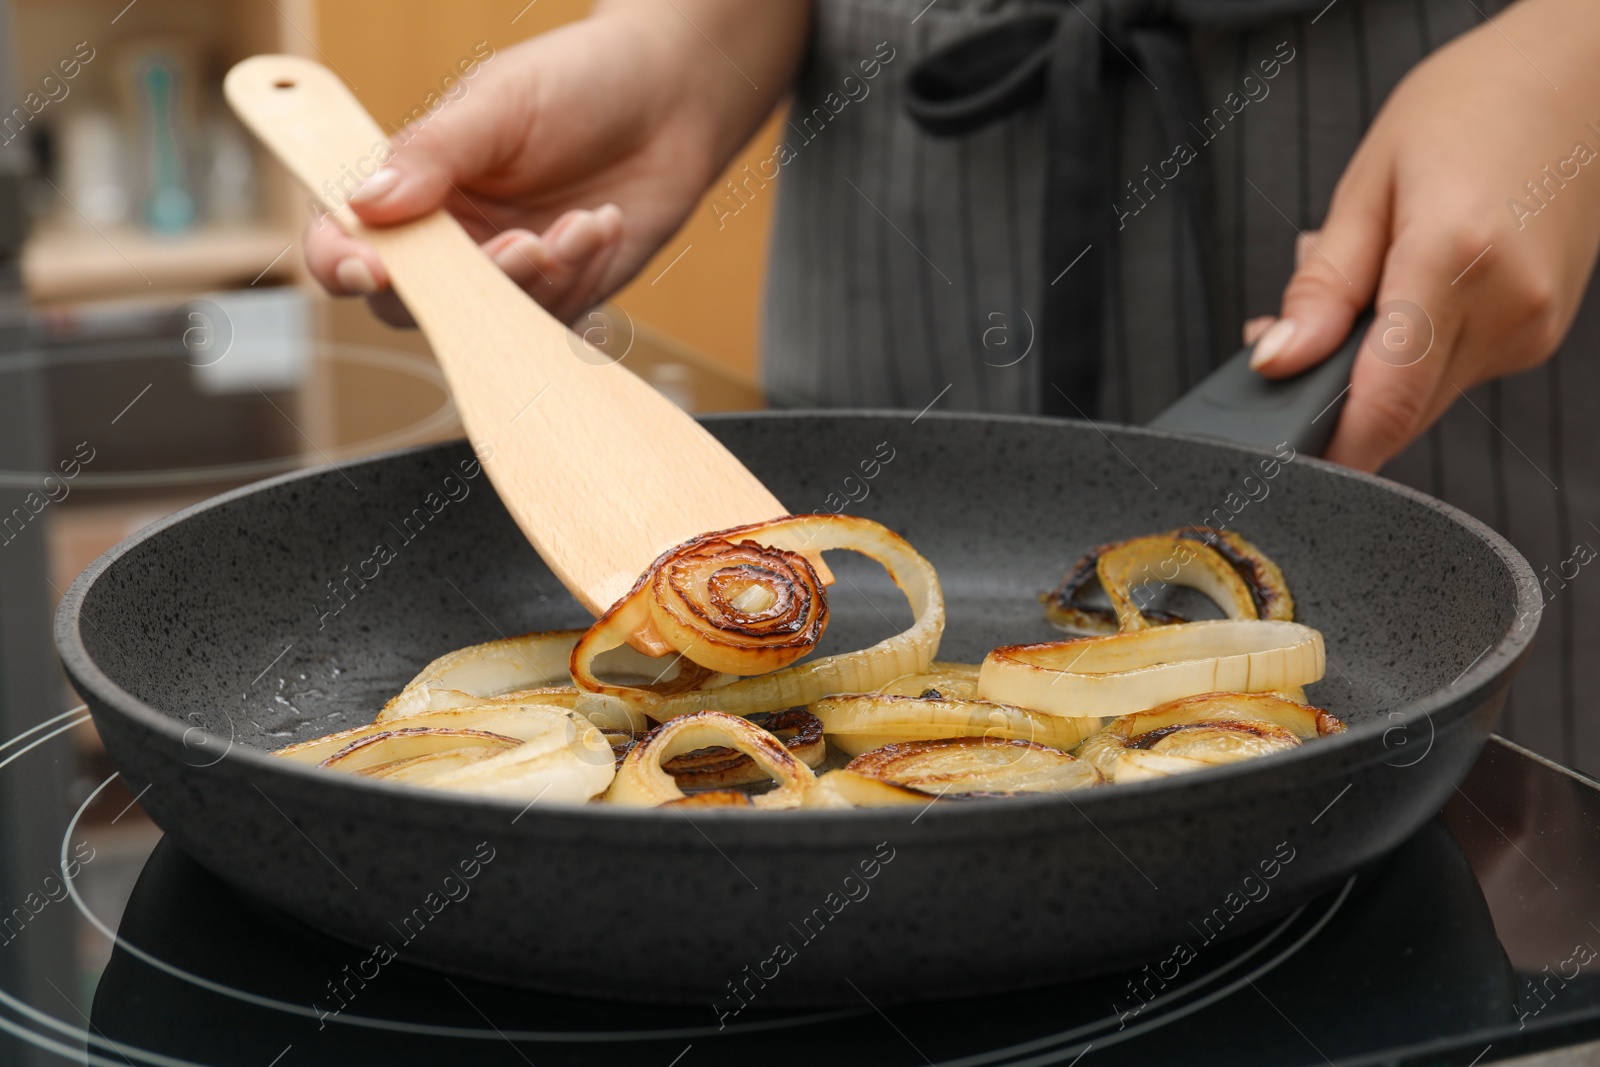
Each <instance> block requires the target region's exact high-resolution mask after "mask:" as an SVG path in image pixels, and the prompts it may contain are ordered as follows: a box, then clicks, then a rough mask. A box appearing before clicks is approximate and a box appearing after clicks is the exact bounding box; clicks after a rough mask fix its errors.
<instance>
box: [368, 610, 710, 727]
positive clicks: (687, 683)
mask: <svg viewBox="0 0 1600 1067" xmlns="http://www.w3.org/2000/svg"><path fill="white" fill-rule="evenodd" d="M583 634H584V631H583V630H547V631H543V632H540V633H530V634H523V635H521V636H520V637H508V638H504V639H502V640H499V641H489V642H486V643H484V644H481V645H469V646H467V647H466V648H458V649H456V650H455V651H454V652H449V653H446V654H445V655H443V656H440V657H439V658H438V659H436V660H434V661H433V662H432V663H430V664H428V665H427V666H426V667H424V668H423V669H422V671H421V673H419V674H418V675H417V676H416V677H415V678H413V679H411V681H410V682H408V683H406V687H405V688H404V689H402V690H401V691H400V693H399V695H397V696H395V697H394V698H393V699H391V700H390V701H389V702H388V703H387V704H385V705H384V707H383V710H382V711H380V712H379V713H378V720H379V721H380V722H382V721H387V720H391V719H398V718H405V717H408V716H411V715H416V714H420V713H422V712H428V711H442V710H445V709H448V708H464V707H474V706H476V705H478V704H483V703H486V702H492V703H504V702H508V701H509V702H512V703H527V704H533V703H539V704H558V705H560V706H562V707H568V708H576V706H577V703H578V690H577V688H576V687H574V686H573V685H572V676H571V674H570V673H569V664H570V661H571V658H572V649H573V646H574V645H576V644H577V643H578V639H579V638H581V637H582V636H583ZM663 666H665V667H666V669H665V670H663ZM599 667H600V668H601V669H604V670H605V671H606V672H607V674H610V675H614V676H620V677H623V678H627V679H631V680H634V681H636V682H637V683H638V684H639V685H640V687H641V688H643V689H646V690H648V691H651V692H657V693H677V692H683V691H687V690H691V689H698V688H702V687H708V686H714V685H716V684H718V683H720V682H726V681H729V680H731V679H730V678H729V677H728V676H725V675H722V676H719V675H717V674H716V673H715V672H712V671H708V670H706V669H705V668H703V667H700V666H698V665H696V664H694V663H691V662H689V661H687V660H684V661H681V662H679V663H673V664H666V665H663V663H662V662H661V661H659V660H655V659H651V658H650V657H649V656H646V655H643V654H641V653H639V652H635V651H634V650H633V649H632V648H631V647H629V646H628V645H621V646H619V647H617V648H614V649H611V650H609V651H608V652H607V653H606V654H605V657H604V659H603V660H602V662H601V663H600V664H599ZM596 725H598V726H601V727H602V728H603V729H609V730H611V731H613V732H641V733H642V732H643V731H645V730H647V729H649V728H650V724H649V723H648V722H646V721H645V719H644V717H643V716H642V715H631V714H629V713H628V711H627V709H626V708H624V709H621V711H620V713H619V714H615V715H613V716H611V717H608V718H605V719H604V720H603V721H601V720H596Z"/></svg>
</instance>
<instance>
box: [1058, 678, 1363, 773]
mask: <svg viewBox="0 0 1600 1067" xmlns="http://www.w3.org/2000/svg"><path fill="white" fill-rule="evenodd" d="M1343 730H1344V724H1343V723H1341V722H1340V721H1339V720H1338V719H1336V718H1334V717H1333V716H1332V715H1330V714H1328V713H1327V712H1326V711H1324V710H1322V709H1321V708H1313V707H1308V706H1306V705H1304V704H1297V703H1295V702H1294V701H1291V700H1285V699H1284V698H1283V697H1281V696H1278V695H1276V694H1273V693H1204V694H1201V695H1199V696H1193V697H1186V698H1184V699H1182V700H1174V701H1172V702H1171V703H1168V704H1164V705H1162V706H1160V707H1157V708H1151V709H1150V710H1149V711H1144V712H1139V713H1137V714H1133V715H1124V716H1121V717H1120V718H1118V719H1115V720H1114V721H1112V722H1111V724H1110V725H1108V726H1107V727H1106V728H1105V729H1103V730H1101V731H1099V732H1098V733H1096V734H1094V735H1093V736H1091V737H1089V738H1088V739H1087V740H1085V741H1084V742H1083V744H1082V745H1080V746H1079V747H1078V757H1079V758H1080V759H1084V760H1087V761H1089V762H1090V763H1093V764H1094V765H1095V766H1096V767H1098V768H1099V769H1100V771H1101V773H1102V774H1104V775H1105V776H1106V777H1107V778H1110V779H1112V780H1113V781H1117V782H1123V781H1135V780H1144V779H1146V778H1152V777H1159V776H1161V775H1166V774H1175V773H1179V772H1181V771H1183V770H1199V769H1202V768H1204V767H1208V766H1216V765H1219V764H1223V763H1236V762H1238V761H1240V760H1245V759H1252V758H1254V757H1256V756H1263V755H1268V754H1270V753H1272V752H1279V751H1283V750H1285V749H1289V748H1294V747H1295V746H1297V745H1299V744H1301V743H1302V742H1304V741H1308V740H1311V739H1312V738H1316V737H1325V736H1327V735H1329V734H1336V733H1341V732H1343ZM1154 757H1159V758H1154Z"/></svg>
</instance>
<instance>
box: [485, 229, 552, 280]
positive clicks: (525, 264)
mask: <svg viewBox="0 0 1600 1067" xmlns="http://www.w3.org/2000/svg"><path fill="white" fill-rule="evenodd" d="M490 258H491V259H493V260H494V265H495V266H497V267H499V268H500V269H501V270H503V271H505V272H506V273H507V274H512V275H515V274H525V273H527V271H528V270H529V269H533V270H539V269H541V268H542V267H543V265H544V264H545V262H546V260H547V259H548V258H549V257H548V256H547V255H546V254H545V248H544V242H543V241H541V240H539V238H538V237H536V236H534V235H533V234H531V233H520V234H517V235H516V236H515V237H513V238H511V240H509V241H507V242H506V244H505V247H504V248H502V249H500V250H499V251H498V252H496V253H495V254H494V255H493V256H491V257H490Z"/></svg>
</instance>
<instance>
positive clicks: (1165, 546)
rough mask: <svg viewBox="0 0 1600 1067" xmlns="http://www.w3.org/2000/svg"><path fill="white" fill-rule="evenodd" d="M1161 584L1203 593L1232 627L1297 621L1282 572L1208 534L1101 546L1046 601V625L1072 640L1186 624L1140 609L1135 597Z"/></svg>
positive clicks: (1188, 531)
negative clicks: (1096, 597)
mask: <svg viewBox="0 0 1600 1067" xmlns="http://www.w3.org/2000/svg"><path fill="white" fill-rule="evenodd" d="M1160 582H1166V583H1171V584H1176V585H1186V586H1189V587H1191V588H1194V589H1198V590H1199V591H1200V592H1202V593H1204V594H1205V595H1206V596H1208V597H1210V598H1211V599H1212V600H1213V601H1215V602H1216V603H1217V605H1218V607H1220V608H1221V609H1222V611H1223V613H1224V614H1225V615H1226V616H1227V617H1228V618H1230V619H1272V620H1281V621H1292V620H1293V619H1294V598H1293V597H1292V596H1291V595H1290V594H1289V587H1288V585H1287V584H1286V583H1285V581H1284V578H1283V571H1282V570H1281V569H1280V568H1279V567H1278V565H1277V564H1276V563H1274V562H1273V561H1272V560H1271V559H1269V558H1268V557H1267V556H1266V554H1265V553H1263V552H1262V551H1261V550H1260V549H1258V548H1257V547H1256V546H1255V545H1253V544H1251V543H1250V542H1249V541H1247V540H1245V539H1244V538H1243V537H1241V536H1240V535H1238V534H1237V533H1234V532H1233V531H1231V530H1215V529H1212V528H1211V527H1209V526H1185V527H1181V528H1179V529H1176V530H1172V531H1169V532H1168V533H1164V534H1157V535H1153V536H1149V537H1136V538H1132V539H1131V540H1127V541H1114V542H1111V543H1109V544H1104V545H1097V546H1095V547H1094V548H1092V549H1090V550H1089V552H1088V553H1086V554H1085V555H1084V556H1083V558H1082V559H1080V560H1079V561H1078V562H1077V563H1076V564H1075V565H1074V566H1073V569H1072V570H1071V571H1069V572H1068V574H1067V576H1066V577H1065V578H1063V579H1062V580H1061V584H1060V585H1058V586H1056V588H1055V589H1054V590H1052V591H1051V592H1049V593H1044V594H1041V595H1040V597H1039V599H1040V600H1041V601H1042V602H1043V603H1044V608H1045V617H1046V618H1048V619H1049V620H1050V621H1051V623H1053V624H1054V625H1056V626H1057V627H1059V628H1061V629H1063V630H1067V631H1069V632H1072V633H1084V634H1109V633H1116V632H1118V631H1119V630H1124V631H1125V630H1139V629H1145V628H1147V627H1149V626H1160V625H1168V624H1171V623H1181V622H1185V621H1187V620H1186V619H1184V618H1183V617H1182V616H1180V615H1176V614H1173V613H1172V612H1168V611H1162V610H1160V609H1156V608H1141V606H1140V605H1139V604H1138V603H1137V602H1136V599H1135V597H1134V595H1133V592H1134V590H1135V589H1137V588H1139V587H1141V586H1143V585H1145V584H1147V583H1160ZM1096 588H1099V589H1102V590H1104V592H1105V594H1106V598H1107V600H1108V601H1109V602H1110V606H1109V607H1104V606H1101V605H1098V604H1095V603H1093V602H1092V600H1091V599H1090V594H1091V593H1092V592H1093V590H1094V589H1096Z"/></svg>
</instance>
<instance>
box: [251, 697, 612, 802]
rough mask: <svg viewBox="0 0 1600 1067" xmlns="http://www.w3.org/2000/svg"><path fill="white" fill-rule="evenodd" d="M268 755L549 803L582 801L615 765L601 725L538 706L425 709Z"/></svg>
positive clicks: (608, 778) (608, 779) (604, 781)
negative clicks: (392, 720) (450, 709)
mask: <svg viewBox="0 0 1600 1067" xmlns="http://www.w3.org/2000/svg"><path fill="white" fill-rule="evenodd" d="M274 755H277V756H279V757H281V758H283V759H289V760H293V761H295V762H299V763H310V764H315V765H319V766H322V767H326V768H328V769H330V770H337V771H346V772H353V773H356V774H362V775H367V776H369V777H374V778H383V779H386V780H390V781H403V782H406V783H407V784H410V785H420V786H427V787H429V788H434V789H453V790H459V791H462V792H470V793H476V794H479V795H485V796H503V797H512V798H526V799H530V800H541V801H551V802H554V801H566V802H574V803H581V802H583V801H586V800H589V799H590V798H592V797H594V796H595V795H597V794H599V793H602V792H604V791H605V789H606V787H607V786H609V785H610V784H611V779H612V777H613V776H614V774H615V770H616V765H615V761H614V760H613V758H612V754H611V746H610V745H609V744H608V743H607V739H606V737H605V735H604V734H603V733H601V731H600V730H598V729H597V728H596V727H595V726H594V725H593V724H592V723H590V722H589V721H588V720H587V719H585V718H584V717H583V716H582V715H579V714H578V713H576V712H574V711H571V710H569V709H567V708H559V707H552V706H550V705H541V704H522V705H511V704H500V705H479V706H477V707H473V708H464V709H459V710H455V711H435V712H425V713H422V714H419V715H414V716H410V717H408V718H406V719H405V720H403V721H402V722H400V723H395V722H387V723H373V724H372V725H371V726H363V727H358V728H357V729H354V730H345V731H343V732H342V733H338V734H332V735H330V736H328V737H321V738H317V739H315V740H313V741H307V742H304V743H303V744H299V745H293V746H291V747H289V748H285V749H281V750H279V751H278V752H276V753H274Z"/></svg>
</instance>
